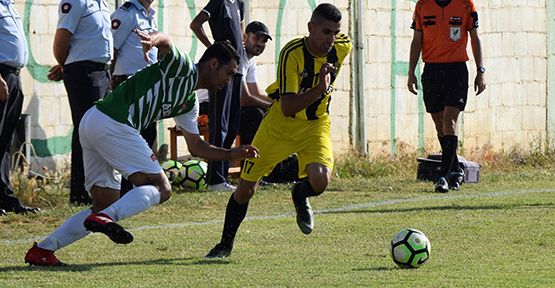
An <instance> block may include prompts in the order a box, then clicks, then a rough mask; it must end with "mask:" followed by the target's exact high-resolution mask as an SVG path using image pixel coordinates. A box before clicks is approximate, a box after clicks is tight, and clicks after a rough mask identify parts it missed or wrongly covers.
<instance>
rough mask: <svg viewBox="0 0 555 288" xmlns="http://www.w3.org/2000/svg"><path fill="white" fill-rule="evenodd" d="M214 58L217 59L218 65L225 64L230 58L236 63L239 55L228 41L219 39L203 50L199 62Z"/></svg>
mask: <svg viewBox="0 0 555 288" xmlns="http://www.w3.org/2000/svg"><path fill="white" fill-rule="evenodd" d="M213 58H216V59H218V62H219V65H220V66H221V65H226V64H228V63H229V62H231V60H232V59H235V61H236V62H237V64H239V61H240V59H241V57H239V53H238V52H237V50H235V48H233V46H232V45H231V43H230V42H229V41H219V42H216V43H214V44H212V45H210V47H208V48H207V49H206V51H204V54H202V57H200V60H199V61H198V62H199V63H204V62H206V61H208V60H210V59H213Z"/></svg>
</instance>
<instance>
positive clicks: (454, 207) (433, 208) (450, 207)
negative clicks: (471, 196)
mask: <svg viewBox="0 0 555 288" xmlns="http://www.w3.org/2000/svg"><path fill="white" fill-rule="evenodd" d="M525 208H555V204H554V203H534V204H510V205H484V206H469V205H445V206H428V207H413V208H398V209H372V210H350V211H322V212H315V213H316V214H349V213H405V212H420V211H445V210H508V209H525Z"/></svg>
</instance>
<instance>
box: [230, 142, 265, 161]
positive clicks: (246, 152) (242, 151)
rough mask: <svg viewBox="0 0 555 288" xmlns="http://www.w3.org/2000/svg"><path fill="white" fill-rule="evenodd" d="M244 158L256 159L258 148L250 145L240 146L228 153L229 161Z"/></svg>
mask: <svg viewBox="0 0 555 288" xmlns="http://www.w3.org/2000/svg"><path fill="white" fill-rule="evenodd" d="M245 158H258V148H256V147H254V146H252V145H241V146H239V147H236V148H233V149H231V150H230V151H229V160H241V159H245Z"/></svg>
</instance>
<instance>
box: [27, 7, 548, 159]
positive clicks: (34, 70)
mask: <svg viewBox="0 0 555 288" xmlns="http://www.w3.org/2000/svg"><path fill="white" fill-rule="evenodd" d="M206 2H207V1H193V0H186V1H175V0H158V1H156V3H155V8H156V9H157V12H158V22H159V26H160V27H161V28H162V30H163V31H164V32H166V33H169V34H170V35H171V36H172V38H173V40H174V42H175V43H177V45H178V46H179V47H180V48H181V49H182V50H184V51H186V52H188V53H189V54H190V55H191V56H192V57H193V58H195V59H198V58H199V57H200V55H201V54H202V51H203V50H204V48H203V46H202V44H201V43H200V42H199V41H198V40H197V39H196V38H195V37H193V35H192V32H191V31H190V29H189V28H188V27H189V23H190V22H191V20H192V19H193V17H194V16H195V15H196V14H197V13H198V11H200V9H201V8H202V7H203V6H204V5H205V3H206ZM246 2H247V6H248V7H249V9H248V13H247V15H248V19H250V20H254V19H256V20H260V21H263V22H265V23H266V24H267V25H268V27H269V28H270V31H271V34H272V35H273V37H274V41H272V42H270V43H269V45H268V47H267V49H266V52H265V53H264V54H263V55H262V57H260V58H259V60H258V63H259V65H260V66H259V75H258V76H259V81H260V84H261V85H262V86H266V85H267V84H270V83H271V82H272V81H274V79H275V70H276V65H275V63H276V59H277V57H278V52H279V49H280V48H281V47H283V46H284V45H285V44H286V43H287V42H288V41H289V40H291V39H292V38H295V37H298V36H303V35H307V28H306V23H307V21H308V19H309V17H310V14H311V10H312V9H313V8H314V7H316V5H318V4H319V3H321V2H324V1H315V0H307V1H302V0H296V1H286V0H250V1H246ZM330 2H332V3H334V4H335V5H337V6H338V7H340V9H341V10H342V11H343V15H344V20H343V26H342V28H343V30H344V31H345V32H349V34H352V31H353V29H355V27H356V25H353V23H356V22H354V21H357V20H358V19H349V17H350V15H351V14H350V12H351V9H355V8H356V6H357V5H356V1H347V0H337V1H330ZM547 2H548V1H545V0H536V1H529V0H489V1H482V0H475V4H476V5H477V8H478V12H479V15H480V24H481V26H480V30H479V31H480V35H481V40H482V45H483V51H484V56H485V60H484V62H485V65H486V67H487V68H488V71H487V74H486V81H487V84H488V88H487V90H486V91H485V92H484V93H483V94H482V95H480V96H478V97H475V96H474V93H473V92H472V89H470V92H469V104H468V106H467V111H466V112H465V113H464V115H463V116H462V118H461V127H460V128H461V129H460V135H461V136H462V137H461V141H462V142H463V147H464V150H465V151H466V152H468V151H471V150H473V149H477V148H480V147H483V146H484V145H491V146H492V147H493V148H494V149H495V150H503V149H507V148H509V147H512V146H515V145H520V146H522V147H523V148H525V149H533V148H535V146H530V144H529V143H531V142H533V143H537V144H535V145H540V146H543V145H545V144H546V143H547V141H546V140H547V138H548V136H549V137H551V138H553V133H552V132H550V131H553V129H554V128H555V117H553V105H554V104H550V103H551V102H553V100H551V99H552V98H553V96H551V97H549V98H548V97H547V95H548V90H549V91H550V93H549V95H552V94H555V92H554V91H555V87H553V86H554V84H553V81H554V79H555V76H554V73H553V72H554V69H555V62H554V60H553V59H555V43H554V39H555V37H554V33H555V31H554V30H555V24H554V23H553V22H554V21H555V20H554V17H555V16H554V15H555V12H554V9H555V7H554V6H555V5H554V4H553V3H547ZM57 5H58V1H54V0H27V2H17V3H16V8H17V10H18V11H19V12H20V14H21V16H22V17H23V18H24V24H25V25H24V26H25V28H26V29H27V31H28V40H29V48H30V52H31V54H30V55H31V57H30V61H29V65H28V67H27V68H26V69H24V72H23V74H22V75H23V85H24V92H25V95H26V100H25V104H24V113H27V114H31V115H32V144H33V145H34V147H35V150H36V151H37V155H38V156H39V157H38V158H37V159H39V160H40V161H41V164H43V165H47V166H56V165H64V164H66V163H67V159H68V155H69V151H70V135H71V131H72V125H71V118H70V112H69V105H68V103H67V97H66V95H65V89H64V87H63V84H61V83H53V82H49V81H47V80H46V73H47V71H48V69H49V67H50V66H52V65H53V64H54V63H55V62H54V57H53V56H52V41H53V35H54V32H55V28H56V22H57ZM112 5H115V1H113V3H112ZM362 6H363V11H361V13H360V14H361V15H362V21H363V26H364V28H363V32H364V37H363V39H364V40H363V43H360V44H362V45H363V47H364V49H363V50H362V56H361V58H362V59H355V61H362V62H363V63H364V80H363V91H364V95H363V97H364V102H365V106H364V111H365V113H364V115H363V119H364V122H365V126H364V128H365V130H366V139H364V143H365V145H366V147H367V149H368V152H369V154H370V155H384V154H386V155H387V154H395V153H398V151H399V150H400V149H402V150H408V151H413V150H415V149H427V150H439V148H438V145H437V144H436V142H437V141H436V138H435V131H434V128H433V123H432V121H431V119H430V117H429V116H428V115H427V114H426V113H425V111H424V106H423V103H422V100H421V96H414V95H412V94H410V93H409V92H408V91H407V89H406V80H407V79H406V74H407V69H408V63H407V62H408V54H409V46H410V41H411V38H412V30H411V29H410V24H411V21H412V11H413V10H414V6H415V1H410V0H366V1H363V3H362ZM547 15H550V16H549V17H548V16H547ZM351 20H353V21H351ZM206 28H208V27H206ZM548 39H549V40H548ZM469 53H470V55H472V54H471V52H470V45H469ZM471 58H472V56H471ZM350 62H351V61H348V62H347V63H345V67H343V70H342V74H341V76H340V79H338V81H337V85H336V88H337V91H336V92H335V94H334V96H333V102H332V106H331V111H332V113H331V114H332V121H333V127H332V139H333V143H334V149H335V151H336V152H337V153H348V152H350V151H352V150H353V148H352V147H353V143H352V140H351V138H352V137H351V135H352V132H351V131H354V130H356V129H355V128H356V127H354V125H356V122H354V121H353V117H352V114H353V113H355V112H356V111H354V109H352V108H351V104H352V103H353V102H352V99H353V97H354V95H353V92H352V91H353V89H352V88H353V87H354V85H356V83H355V81H354V78H353V75H352V74H351V67H350ZM548 63H550V64H549V65H548ZM468 67H469V71H470V79H471V83H470V86H471V87H472V82H473V79H474V76H475V69H474V67H475V66H474V63H473V61H472V60H471V61H469V63H468ZM419 68H421V67H419ZM548 77H550V79H551V80H550V81H548ZM548 83H549V84H548ZM550 123H553V124H550ZM171 125H172V122H171V120H170V121H165V122H164V123H163V124H161V125H160V127H159V128H160V129H159V130H160V132H161V136H160V137H159V140H160V141H159V142H166V143H168V142H169V141H168V133H167V131H165V130H166V128H167V127H168V126H171ZM551 143H553V140H552V142H551ZM185 146H186V145H185V144H184V142H183V141H180V144H179V152H180V154H186V148H185Z"/></svg>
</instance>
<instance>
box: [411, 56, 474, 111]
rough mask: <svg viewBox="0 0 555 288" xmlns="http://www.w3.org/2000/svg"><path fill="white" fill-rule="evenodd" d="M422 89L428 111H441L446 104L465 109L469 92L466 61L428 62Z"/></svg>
mask: <svg viewBox="0 0 555 288" xmlns="http://www.w3.org/2000/svg"><path fill="white" fill-rule="evenodd" d="M422 89H423V91H424V105H425V106H426V112H428V113H437V112H441V111H443V109H445V107H446V106H449V107H456V108H458V109H459V110H461V111H464V108H465V107H466V100H467V94H468V69H467V68H466V62H458V63H426V65H425V66H424V73H422Z"/></svg>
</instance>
